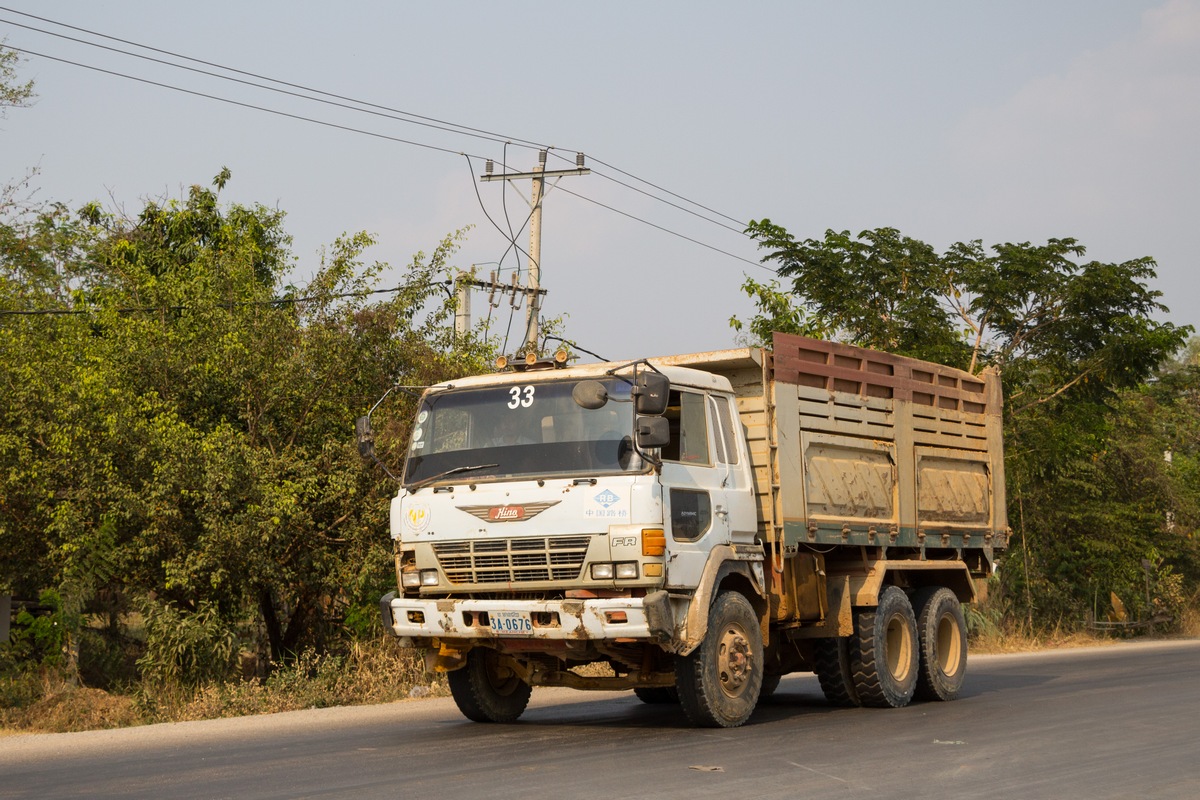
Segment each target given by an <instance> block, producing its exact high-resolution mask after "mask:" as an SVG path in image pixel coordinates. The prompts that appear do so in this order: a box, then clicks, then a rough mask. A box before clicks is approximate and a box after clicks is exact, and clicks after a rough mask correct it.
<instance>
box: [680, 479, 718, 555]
mask: <svg viewBox="0 0 1200 800" xmlns="http://www.w3.org/2000/svg"><path fill="white" fill-rule="evenodd" d="M711 525H712V500H711V499H710V498H709V496H708V492H701V491H696V490H694V489H672V490H671V538H672V539H674V540H675V541H677V542H694V541H696V540H697V539H699V538H700V537H701V536H703V535H704V534H705V533H707V532H708V529H709V527H710V526H711Z"/></svg>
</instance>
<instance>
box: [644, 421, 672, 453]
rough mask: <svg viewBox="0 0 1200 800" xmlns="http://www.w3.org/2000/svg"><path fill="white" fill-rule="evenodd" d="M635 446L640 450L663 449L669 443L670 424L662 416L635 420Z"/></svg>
mask: <svg viewBox="0 0 1200 800" xmlns="http://www.w3.org/2000/svg"><path fill="white" fill-rule="evenodd" d="M636 429H637V445H638V447H639V448H640V449H643V450H649V449H650V448H652V447H665V446H667V445H668V444H670V443H671V424H670V423H669V422H667V418H666V417H663V416H656V417H650V416H645V417H638V418H637V426H636Z"/></svg>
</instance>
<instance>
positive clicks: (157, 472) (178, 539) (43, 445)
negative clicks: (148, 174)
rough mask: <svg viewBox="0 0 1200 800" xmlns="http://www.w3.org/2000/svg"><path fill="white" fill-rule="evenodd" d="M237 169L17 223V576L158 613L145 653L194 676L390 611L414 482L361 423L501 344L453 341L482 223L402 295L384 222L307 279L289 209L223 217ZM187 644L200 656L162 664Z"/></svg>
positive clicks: (12, 401) (12, 431)
mask: <svg viewBox="0 0 1200 800" xmlns="http://www.w3.org/2000/svg"><path fill="white" fill-rule="evenodd" d="M228 179H229V175H228V172H227V171H222V173H221V174H220V175H218V176H217V178H216V179H215V180H214V182H213V183H214V187H215V189H212V188H203V187H199V186H194V187H192V188H191V190H190V191H189V192H188V194H187V196H186V198H184V199H182V200H180V201H169V202H165V203H157V202H151V203H147V204H146V206H145V208H144V209H143V210H142V212H141V213H140V214H139V215H138V217H137V218H135V219H123V218H119V217H116V216H114V215H111V214H108V213H106V212H104V211H103V210H102V209H100V208H99V207H98V206H96V205H89V206H86V207H85V208H83V209H82V210H81V211H80V212H78V213H77V214H70V213H68V212H66V211H65V210H64V209H62V208H58V207H53V208H50V209H47V210H44V211H43V212H42V213H40V214H38V215H36V216H35V217H33V218H25V219H22V220H20V221H13V220H9V222H8V224H7V227H5V228H3V229H0V234H3V235H0V248H2V249H0V265H2V267H3V270H2V271H0V311H6V312H8V313H0V327H2V328H3V331H2V334H3V335H2V336H0V391H2V392H3V395H4V396H3V398H0V416H2V417H3V421H4V423H5V426H4V428H3V434H2V436H0V469H2V470H3V471H2V472H0V479H3V481H4V486H3V489H4V494H3V497H2V498H0V548H3V551H4V552H5V553H6V554H8V553H11V554H12V556H11V559H10V558H9V557H6V559H5V562H4V563H3V564H2V565H0V569H2V571H3V572H4V573H6V574H7V575H8V576H10V580H12V581H15V582H17V583H19V584H20V587H21V588H20V591H22V592H28V593H31V594H32V593H36V591H38V590H39V589H40V588H42V587H46V586H52V587H58V588H59V589H60V590H61V593H62V597H63V602H64V604H67V605H68V606H69V607H70V608H72V609H75V610H78V609H81V608H83V607H85V606H86V607H87V609H88V610H89V611H91V612H97V611H101V610H104V609H101V608H100V606H101V605H103V604H105V603H107V604H109V606H110V608H109V609H107V610H109V611H112V607H116V608H117V610H118V611H119V610H120V609H129V608H138V609H140V610H143V611H144V614H145V618H146V619H148V620H153V621H155V623H154V625H151V626H150V627H149V628H148V632H149V634H150V636H151V641H150V642H149V643H148V646H149V649H148V651H147V653H148V656H147V658H149V661H145V660H144V661H143V663H142V666H143V667H144V668H146V669H148V670H150V671H152V672H154V673H155V674H157V675H160V676H180V675H186V676H187V679H188V680H189V681H192V680H201V679H203V678H205V677H206V675H205V674H204V673H205V671H206V670H207V671H209V672H213V671H217V672H219V671H220V670H221V669H223V668H226V667H228V664H229V659H226V658H217V659H197V658H196V655H195V654H196V653H197V652H198V650H197V647H200V648H201V649H203V648H202V646H201V644H196V643H202V642H203V641H210V640H211V641H220V642H226V641H227V635H232V634H234V633H236V634H237V635H238V636H240V637H242V639H243V642H247V643H253V642H255V641H259V640H261V642H262V644H263V646H264V647H265V648H266V649H267V650H268V652H269V655H270V656H271V658H272V659H273V660H275V661H279V660H283V659H286V658H288V657H290V655H291V654H294V653H297V652H299V651H300V650H302V649H303V648H305V647H318V648H320V647H325V646H328V645H330V644H331V643H332V642H334V641H335V640H336V637H338V636H340V635H342V631H343V629H342V626H343V624H344V620H345V619H347V617H352V618H357V619H362V618H364V614H363V613H362V612H361V609H362V608H368V609H373V608H374V607H375V602H376V600H377V597H378V596H379V594H381V593H382V591H383V590H384V587H386V586H387V585H388V584H389V583H390V582H391V581H392V580H394V579H393V578H392V576H391V568H390V563H389V562H390V558H391V554H390V542H389V541H388V539H387V537H386V520H385V518H384V514H385V513H386V508H387V497H388V496H389V495H390V494H391V493H392V492H393V491H394V488H393V487H391V486H389V485H388V484H387V482H386V479H385V478H384V477H383V476H382V475H379V474H376V473H375V472H372V471H370V470H367V469H364V467H363V465H362V463H361V461H360V460H359V458H358V455H357V451H356V448H355V446H354V442H353V420H354V418H355V417H356V416H357V415H358V414H361V413H363V411H364V410H365V409H366V408H368V407H370V405H371V404H372V403H373V402H374V401H375V399H376V398H378V397H379V396H380V395H381V394H382V393H383V391H384V390H385V389H386V388H387V387H388V386H390V385H391V384H392V383H393V382H394V381H397V380H399V381H401V382H403V383H411V384H424V383H429V382H433V381H436V380H441V379H443V378H446V377H451V376H453V375H457V374H462V373H463V372H465V371H474V370H477V369H479V368H481V367H482V365H483V364H484V363H486V359H487V358H488V357H489V356H490V352H489V351H488V349H487V346H486V343H484V342H481V341H479V340H477V339H474V338H471V337H468V339H467V340H466V341H460V342H455V341H454V340H453V335H452V333H451V332H450V322H451V321H452V317H453V306H452V304H451V303H450V301H449V296H448V294H446V286H447V284H448V281H449V274H450V265H449V260H450V258H451V257H452V255H453V253H454V251H455V248H456V243H457V241H458V239H459V238H460V237H461V235H462V234H461V233H460V234H455V235H454V236H451V237H448V238H447V240H446V241H444V242H442V243H441V244H440V245H439V246H438V247H437V248H436V249H435V250H434V251H433V252H432V253H431V254H430V255H429V256H425V255H423V254H418V255H417V256H416V257H415V258H414V259H413V261H412V263H411V264H410V265H408V267H407V269H406V270H403V271H402V272H401V277H400V280H399V282H398V285H396V289H395V291H391V292H387V293H386V294H382V295H380V294H377V293H375V285H376V282H377V281H378V279H379V278H380V277H381V275H382V273H383V272H384V270H385V269H387V266H386V265H384V264H380V263H374V264H368V263H366V262H365V261H364V260H363V253H364V251H365V250H366V248H368V247H369V246H370V245H371V244H372V243H373V240H372V239H371V238H370V237H369V236H367V235H366V234H356V235H352V236H346V237H343V238H342V239H340V240H338V241H337V242H336V243H335V244H334V245H333V246H332V247H331V248H330V249H329V251H328V253H327V254H326V256H325V257H324V259H323V261H322V264H321V267H320V268H319V269H318V270H317V273H316V274H315V275H314V277H313V278H312V279H311V280H310V281H308V282H307V283H306V284H304V285H301V286H289V285H285V283H284V281H285V279H286V278H285V276H286V275H287V273H288V271H289V269H290V268H291V260H290V259H291V257H290V254H289V252H288V243H289V242H288V238H287V236H286V233H285V232H284V228H283V217H282V214H281V213H279V212H277V211H273V210H271V209H267V208H264V207H261V206H253V207H243V206H238V205H232V206H222V204H221V203H220V202H219V194H218V193H219V187H220V186H222V185H224V183H225V182H226V181H227V180H228ZM31 309H39V310H42V311H61V312H67V313H62V314H55V315H51V314H25V313H16V312H24V311H28V310H31ZM395 411H396V415H397V416H396V419H395V421H392V422H391V424H390V425H389V424H387V423H388V420H386V418H385V420H384V422H385V424H384V425H383V426H382V428H383V430H382V431H381V433H380V437H379V443H380V448H381V450H383V451H384V452H385V453H386V452H387V451H388V448H389V447H397V448H398V449H402V445H398V444H396V442H397V441H398V440H399V439H400V434H399V433H398V431H399V429H400V427H401V426H402V423H401V422H400V420H401V419H402V418H403V415H404V413H405V408H403V406H402V404H401V405H400V406H398V407H396V408H395ZM10 548H11V549H10ZM176 622H178V624H176ZM172 629H175V630H176V633H178V636H182V637H183V638H178V636H176V637H175V638H172V636H175V634H171V633H170V631H171V630H172ZM186 631H190V632H191V633H186ZM185 633H186V636H185V635H184V634H185ZM193 634H195V636H193ZM160 637H161V638H160ZM189 637H190V638H189ZM196 637H199V638H196ZM214 637H215V638H214ZM189 642H190V643H191V644H189ZM222 647H224V645H222ZM169 653H177V654H179V658H180V659H183V660H184V661H186V662H187V663H186V664H185V663H183V662H182V661H181V662H180V663H178V664H174V665H168V664H157V665H155V664H152V663H151V662H153V661H154V660H155V659H156V658H161V657H163V654H169ZM155 654H157V655H155ZM207 677H213V676H212V675H208V676H207Z"/></svg>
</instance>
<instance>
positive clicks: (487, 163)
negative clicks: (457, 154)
mask: <svg viewBox="0 0 1200 800" xmlns="http://www.w3.org/2000/svg"><path fill="white" fill-rule="evenodd" d="M495 168H496V165H495V164H494V163H493V162H492V160H491V159H490V158H489V159H488V160H487V161H485V162H484V163H483V171H484V172H485V173H486V174H488V175H491V174H492V170H494V169H495Z"/></svg>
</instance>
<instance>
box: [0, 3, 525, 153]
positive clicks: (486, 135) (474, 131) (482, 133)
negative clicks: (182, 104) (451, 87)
mask: <svg viewBox="0 0 1200 800" xmlns="http://www.w3.org/2000/svg"><path fill="white" fill-rule="evenodd" d="M0 11H7V12H9V13H10V14H18V15H20V16H22V17H29V18H30V19H36V20H39V21H40V22H47V23H49V24H51V25H57V26H59V27H61V28H67V29H69V30H73V31H78V32H80V33H86V34H88V35H89V36H96V37H99V38H101V39H107V40H109V41H111V42H120V43H121V44H127V45H129V46H131V47H137V48H140V49H142V50H149V51H150V52H152V53H160V54H162V55H166V56H171V57H172V58H179V59H183V60H184V61H190V62H192V63H193V64H203V65H204V66H206V67H214V68H216V69H220V70H224V71H226V72H232V73H234V74H237V75H245V76H246V77H249V78H257V79H258V80H262V81H267V82H269V83H277V84H279V85H280V86H290V87H291V88H293V89H302V90H303V91H306V92H312V93H313V94H319V95H323V96H325V97H332V98H334V99H335V100H344V101H346V102H348V103H355V104H357V105H360V106H367V107H369V108H377V109H380V110H382V111H389V112H391V113H393V114H400V115H402V116H405V117H412V118H413V120H410V121H412V122H413V124H422V123H419V122H415V120H424V121H425V122H427V123H436V125H431V126H429V127H437V125H444V126H449V127H450V128H457V129H459V130H460V131H462V132H463V135H468V136H469V135H478V138H483V139H488V140H490V141H506V140H507V141H510V142H513V143H515V144H519V145H521V146H522V147H530V148H535V149H540V148H544V147H546V145H543V144H539V143H537V142H531V141H529V140H527V139H521V138H520V137H514V136H505V135H504V134H500V133H495V132H493V131H487V130H483V129H481V128H472V127H470V126H467V125H459V124H458V123H454V122H449V121H447V120H442V119H437V118H436V117H427V116H423V115H421V114H414V113H412V112H410V111H403V110H401V109H396V108H390V107H388V106H383V105H378V104H375V103H371V102H368V101H366V100H357V99H355V98H352V97H346V96H345V95H340V94H336V93H333V92H325V91H322V90H320V89H314V88H312V87H310V86H304V85H302V84H298V83H291V82H289V81H285V80H280V79H278V78H272V77H269V76H267V75H259V74H258V73H255V72H248V71H246V70H241V69H237V68H235V67H228V66H225V65H224V64H218V63H216V62H213V61H205V60H204V59H201V58H193V57H191V56H187V55H183V54H182V53H176V52H173V51H171V50H164V49H162V48H159V47H152V46H150V45H146V44H141V43H140V42H135V41H132V40H130V39H122V38H120V37H117V36H109V35H108V34H105V33H100V32H99V31H93V30H90V29H88V28H82V27H79V26H77V25H69V24H67V23H65V22H59V21H57V20H53V19H49V18H48V17H39V16H37V15H36V14H29V13H27V12H25V11H18V10H17V9H14V8H8V7H7V6H0ZM4 21H5V22H8V24H9V25H17V26H18V27H22V28H27V29H29V30H35V31H38V32H39V33H45V34H48V35H50V36H58V37H60V38H64V39H70V40H71V41H75V42H81V43H83V44H88V45H91V46H93V47H103V45H98V44H95V43H93V42H87V41H85V40H82V39H75V38H73V37H70V36H63V35H62V34H58V33H51V32H50V31H43V30H40V29H38V28H32V27H30V26H27V25H21V24H20V23H16V22H10V21H8V20H4ZM10 49H16V48H10ZM104 49H106V50H113V51H114V52H118V53H123V54H124V55H129V56H133V57H135V58H148V57H147V56H142V55H138V54H137V53H129V52H127V51H124V50H118V49H116V48H110V47H105V48H104ZM148 60H151V61H158V59H148ZM159 63H163V64H167V65H168V66H173V67H177V68H179V69H191V68H190V67H185V66H183V65H182V64H172V63H170V62H166V61H160V62H159ZM192 71H194V72H202V73H204V74H207V75H212V74H213V73H209V72H205V71H204V70H192ZM214 77H218V78H222V79H223V80H236V79H234V78H229V77H227V76H223V75H215V76H214ZM239 83H247V82H246V81H239ZM249 85H251V86H258V88H262V89H268V90H269V91H278V90H275V89H271V88H270V87H267V86H259V85H258V84H249ZM297 96H303V95H297ZM307 99H309V100H314V101H316V102H323V101H321V100H320V99H319V98H315V97H310V98H307ZM334 105H336V104H334ZM359 110H363V109H359ZM402 121H403V120H402ZM442 130H446V128H442Z"/></svg>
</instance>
